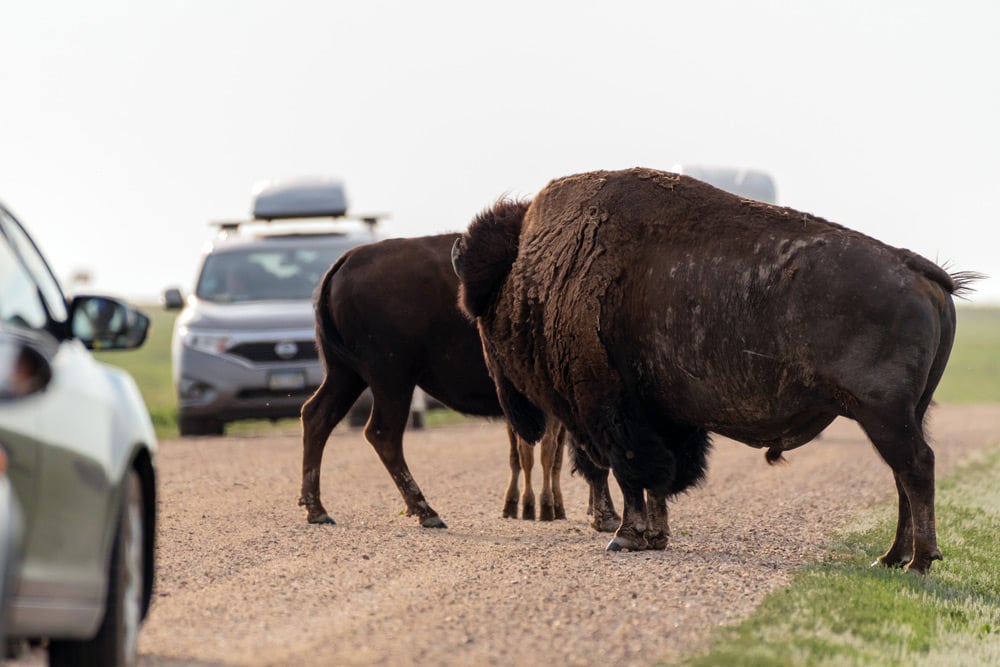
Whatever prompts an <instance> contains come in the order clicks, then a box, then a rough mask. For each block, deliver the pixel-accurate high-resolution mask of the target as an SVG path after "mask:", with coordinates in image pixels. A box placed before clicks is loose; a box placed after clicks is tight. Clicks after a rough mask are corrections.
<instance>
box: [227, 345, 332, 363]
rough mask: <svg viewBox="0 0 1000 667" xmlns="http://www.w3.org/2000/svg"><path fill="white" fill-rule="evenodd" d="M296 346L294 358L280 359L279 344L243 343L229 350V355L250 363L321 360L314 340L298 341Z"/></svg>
mask: <svg viewBox="0 0 1000 667" xmlns="http://www.w3.org/2000/svg"><path fill="white" fill-rule="evenodd" d="M295 344H296V345H297V346H298V348H299V349H298V351H296V353H295V355H294V356H292V357H288V358H285V357H279V356H278V353H277V352H275V351H274V348H275V345H277V343H273V342H272V343H243V344H241V345H237V346H235V347H232V348H230V349H229V350H227V352H228V353H229V354H234V355H236V356H237V357H243V358H244V359H249V360H250V361H259V362H266V361H312V360H315V359H319V354H318V353H317V352H316V342H315V341H313V340H297V341H295Z"/></svg>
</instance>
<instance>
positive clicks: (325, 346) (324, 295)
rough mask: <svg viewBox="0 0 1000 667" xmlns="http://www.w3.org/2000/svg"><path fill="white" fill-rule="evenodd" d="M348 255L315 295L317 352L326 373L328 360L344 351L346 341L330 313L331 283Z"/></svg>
mask: <svg viewBox="0 0 1000 667" xmlns="http://www.w3.org/2000/svg"><path fill="white" fill-rule="evenodd" d="M348 254H349V253H347V254H344V255H341V257H340V259H338V260H337V261H336V262H335V263H334V265H333V266H331V267H330V269H329V270H328V271H327V272H326V275H324V276H323V280H322V281H321V282H320V284H319V287H318V288H317V290H316V293H315V294H314V295H313V308H314V309H315V311H316V351H317V352H318V353H319V359H320V361H321V362H322V363H323V371H324V373H325V372H326V371H327V370H328V368H329V365H328V363H327V359H328V358H329V355H331V354H333V353H334V352H335V351H342V350H343V348H344V344H343V343H344V341H343V339H342V338H341V337H340V332H339V331H338V330H337V324H336V322H334V321H333V314H332V313H331V312H330V283H332V282H333V277H334V276H335V275H336V274H337V271H339V270H340V267H341V266H343V265H344V262H346V261H347V255H348Z"/></svg>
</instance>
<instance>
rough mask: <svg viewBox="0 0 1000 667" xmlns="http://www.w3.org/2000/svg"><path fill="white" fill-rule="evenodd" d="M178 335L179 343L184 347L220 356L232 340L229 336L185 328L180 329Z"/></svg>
mask: <svg viewBox="0 0 1000 667" xmlns="http://www.w3.org/2000/svg"><path fill="white" fill-rule="evenodd" d="M178 333H180V336H181V342H182V343H183V344H184V345H185V347H190V348H191V349H192V350H197V351H199V352H205V353H206V354H221V353H222V352H225V351H226V348H227V347H228V346H229V341H230V340H231V338H232V337H231V336H230V335H229V334H221V333H206V332H203V331H191V330H190V329H187V328H184V329H181V330H180V331H179V332H178Z"/></svg>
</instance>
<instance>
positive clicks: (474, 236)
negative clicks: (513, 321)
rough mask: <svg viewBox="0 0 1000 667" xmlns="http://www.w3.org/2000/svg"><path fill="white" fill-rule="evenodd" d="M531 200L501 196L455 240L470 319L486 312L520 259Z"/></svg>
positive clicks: (461, 295) (460, 293)
mask: <svg viewBox="0 0 1000 667" xmlns="http://www.w3.org/2000/svg"><path fill="white" fill-rule="evenodd" d="M529 204H530V202H527V201H514V200H511V199H506V198H504V199H500V200H499V201H497V202H496V203H495V204H494V205H493V206H492V207H490V208H488V209H486V210H485V211H483V212H482V213H480V214H479V215H478V216H476V218H475V219H474V220H473V221H472V223H471V224H470V225H469V229H468V230H467V231H466V232H465V233H464V234H462V236H461V237H460V238H459V239H458V241H456V242H455V247H454V249H453V250H452V263H453V265H454V267H455V273H457V274H458V277H459V280H460V283H461V284H460V286H459V290H458V301H459V305H460V306H461V308H462V310H463V311H464V312H465V314H466V315H467V316H468V317H469V318H470V319H473V320H474V319H475V318H477V317H480V316H482V315H483V314H485V313H486V311H487V310H489V308H490V307H491V306H492V305H493V304H494V303H495V302H496V299H497V294H498V293H499V292H500V287H501V286H502V285H503V282H504V280H506V279H507V275H508V274H509V273H510V269H511V267H512V266H513V265H514V260H516V259H517V248H518V242H519V241H520V236H521V226H522V225H523V224H524V214H525V213H526V212H527V210H528V206H529Z"/></svg>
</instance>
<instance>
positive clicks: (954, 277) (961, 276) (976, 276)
mask: <svg viewBox="0 0 1000 667" xmlns="http://www.w3.org/2000/svg"><path fill="white" fill-rule="evenodd" d="M986 277H987V276H986V275H985V274H983V273H978V272H976V271H959V272H957V273H952V274H951V282H952V290H951V293H952V294H954V295H955V296H957V297H962V298H964V297H966V296H968V295H969V294H972V293H973V292H975V291H976V288H975V287H973V286H972V283H974V282H976V281H978V280H985V279H986Z"/></svg>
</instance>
